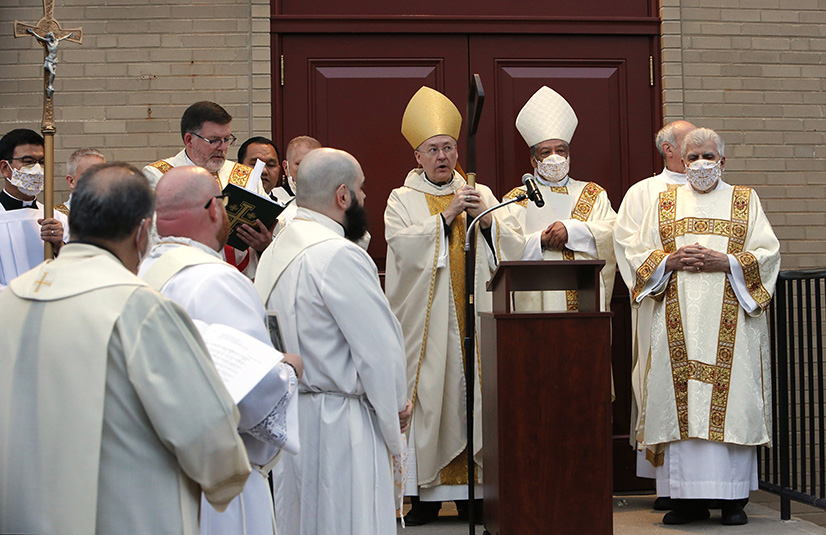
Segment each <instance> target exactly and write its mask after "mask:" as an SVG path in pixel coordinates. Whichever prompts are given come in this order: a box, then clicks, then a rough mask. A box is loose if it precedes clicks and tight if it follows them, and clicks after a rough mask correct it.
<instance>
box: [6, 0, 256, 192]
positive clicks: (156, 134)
mask: <svg viewBox="0 0 826 535" xmlns="http://www.w3.org/2000/svg"><path fill="white" fill-rule="evenodd" d="M269 10H270V7H269V0H216V1H214V2H209V1H203V0H202V1H201V2H195V3H189V2H183V1H180V0H164V1H160V2H159V1H157V0H155V1H153V2H152V3H151V4H150V3H149V2H147V1H146V0H144V1H143V2H141V1H140V0H102V1H100V2H90V1H89V0H56V1H55V18H56V19H57V20H58V21H59V22H60V23H61V25H62V27H63V28H73V27H78V26H81V27H82V28H83V45H82V46H78V45H76V44H74V43H68V42H66V41H64V42H62V43H61V44H60V45H59V53H58V60H59V64H58V66H57V79H56V82H55V89H56V91H57V92H56V94H55V108H56V110H55V119H56V124H57V134H56V136H55V162H56V166H55V176H56V177H57V180H56V181H55V191H56V194H55V195H56V199H57V200H63V199H65V198H66V197H68V191H67V186H66V183H65V181H64V180H63V179H62V178H63V177H64V176H65V173H66V158H67V157H68V156H69V154H71V153H72V151H74V150H75V149H78V148H80V147H90V146H91V147H97V148H99V149H100V150H101V151H102V152H103V154H104V155H106V157H107V159H110V160H112V159H117V160H125V161H128V162H131V163H133V164H135V165H138V166H143V165H145V164H147V163H149V162H153V161H155V160H157V159H160V158H164V157H167V156H171V155H173V154H175V153H177V152H178V151H179V150H180V149H181V147H182V142H181V136H180V119H181V114H182V113H183V111H184V110H185V109H186V107H187V106H188V105H189V104H192V103H193V102H196V101H198V100H212V101H215V102H218V103H219V104H221V105H222V106H224V107H225V108H226V109H227V111H229V113H230V114H232V116H233V122H232V130H233V133H234V134H235V135H236V136H237V137H238V139H239V142H238V143H237V144H236V145H235V146H234V147H231V148H230V153H229V154H230V157H231V158H233V159H234V158H235V155H236V151H237V148H238V145H240V143H241V141H243V140H245V139H246V138H248V137H250V136H253V135H264V136H267V137H269V136H270V135H271V122H270V111H271V108H270V100H271V98H270V75H269V73H270V38H269V12H270V11H269ZM42 16H43V5H42V3H41V1H40V0H3V2H2V4H0V71H2V73H3V74H2V78H0V130H2V133H5V132H7V131H9V130H11V129H13V128H31V129H33V130H36V131H38V132H39V131H40V121H41V117H42V94H43V93H42V79H43V68H42V65H43V49H42V48H41V47H40V45H38V44H36V43H35V40H34V38H32V37H26V38H22V37H21V38H17V39H15V38H14V37H12V28H13V22H14V21H15V20H20V21H23V22H27V23H35V22H37V21H38V20H39V19H40V18H41V17H42Z"/></svg>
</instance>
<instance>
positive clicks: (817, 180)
mask: <svg viewBox="0 0 826 535" xmlns="http://www.w3.org/2000/svg"><path fill="white" fill-rule="evenodd" d="M660 6H661V9H660V13H661V16H662V21H663V23H662V47H663V69H662V81H663V106H664V110H663V112H664V113H663V114H664V116H665V120H666V121H672V120H675V119H681V118H685V119H688V120H689V121H692V122H693V123H695V124H697V125H698V126H706V127H709V128H713V129H715V130H716V131H717V132H718V133H720V134H721V136H722V137H723V139H724V141H725V142H726V172H725V175H724V176H725V179H726V180H727V181H728V182H731V183H733V184H743V185H748V186H752V187H754V188H755V189H756V190H757V192H758V194H759V195H760V198H761V200H762V201H763V207H764V208H765V209H766V212H767V213H768V216H769V219H770V220H771V222H772V225H773V226H774V230H775V232H776V233H777V236H778V238H780V242H781V252H782V254H783V268H784V269H796V268H809V267H826V147H824V141H826V135H825V134H824V132H826V92H824V89H826V31H824V30H823V28H824V27H825V26H826V10H824V8H826V2H823V0H784V1H782V2H780V1H778V0H661V2H660Z"/></svg>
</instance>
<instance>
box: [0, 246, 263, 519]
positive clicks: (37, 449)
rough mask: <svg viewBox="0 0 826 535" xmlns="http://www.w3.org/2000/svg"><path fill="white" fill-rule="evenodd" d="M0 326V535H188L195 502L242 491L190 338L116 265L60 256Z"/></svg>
mask: <svg viewBox="0 0 826 535" xmlns="http://www.w3.org/2000/svg"><path fill="white" fill-rule="evenodd" d="M0 322H2V324H3V326H4V329H7V330H8V331H7V334H8V335H7V336H3V337H2V339H0V459H2V462H0V532H2V533H115V534H117V533H130V534H146V535H150V534H152V535H154V534H158V533H181V534H186V535H195V534H197V533H198V510H199V505H200V502H199V497H200V493H201V491H203V492H204V493H205V494H206V496H207V499H208V500H209V501H210V502H211V503H212V504H213V505H214V506H215V507H217V508H219V509H223V508H225V507H226V506H227V504H228V503H229V502H230V501H231V500H232V498H234V497H235V496H236V495H237V494H238V493H239V492H241V489H242V488H243V486H244V483H245V482H246V480H247V476H248V475H249V472H250V468H249V462H248V461H247V456H246V453H245V451H244V445H243V443H242V442H241V439H240V437H239V436H238V433H237V431H236V430H235V428H236V425H237V421H238V420H237V415H238V413H237V411H236V409H235V405H234V404H233V403H232V400H231V398H230V396H229V393H228V392H227V391H226V389H225V388H224V386H223V384H222V383H221V380H220V378H219V377H218V374H217V372H216V371H215V368H214V366H213V365H212V362H211V361H210V358H209V356H208V354H207V352H206V348H205V347H204V345H203V342H202V341H201V338H200V336H199V335H198V331H197V330H196V328H195V326H194V325H192V322H191V321H190V319H189V318H188V317H187V315H186V313H185V312H184V311H183V310H182V309H181V308H180V307H179V306H177V305H176V304H174V303H173V302H171V301H169V300H168V299H166V298H164V297H162V296H161V295H159V294H158V293H157V292H155V291H154V290H152V289H150V288H149V287H148V286H147V285H146V284H145V283H144V282H143V281H141V280H140V279H138V278H137V277H135V276H134V275H133V274H132V273H130V272H129V271H127V270H126V269H125V268H124V267H123V265H122V264H121V262H120V260H118V259H117V258H116V257H115V256H114V255H112V254H110V253H108V252H106V251H105V250H103V249H101V248H98V247H95V246H93V245H85V244H73V243H70V244H68V245H66V246H64V247H63V249H62V250H61V251H60V255H59V257H58V258H57V259H56V260H54V261H50V262H45V263H43V264H41V265H40V266H38V267H37V268H35V269H34V270H32V271H30V272H28V273H26V274H24V275H22V276H20V277H19V278H17V279H15V281H13V282H12V284H11V285H10V286H9V288H8V289H6V290H4V291H3V292H2V293H0ZM12 333H13V335H12ZM46 333H47V335H46Z"/></svg>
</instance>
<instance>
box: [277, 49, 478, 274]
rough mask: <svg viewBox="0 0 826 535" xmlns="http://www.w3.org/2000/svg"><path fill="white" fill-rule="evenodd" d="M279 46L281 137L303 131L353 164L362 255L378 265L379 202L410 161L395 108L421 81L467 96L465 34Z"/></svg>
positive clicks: (382, 247) (400, 108) (382, 252)
mask: <svg viewBox="0 0 826 535" xmlns="http://www.w3.org/2000/svg"><path fill="white" fill-rule="evenodd" d="M282 46H283V52H284V58H285V59H284V77H285V82H284V88H283V111H282V113H283V115H282V116H283V137H282V139H284V140H285V141H288V140H289V139H292V138H293V137H295V136H298V135H302V134H306V135H310V136H313V137H315V138H317V139H318V140H319V141H321V143H322V144H323V145H325V146H331V147H335V148H340V149H343V150H346V151H347V152H350V153H351V154H353V156H355V157H356V159H357V160H358V161H359V162H360V163H361V166H362V168H363V169H364V173H365V178H366V185H365V191H366V193H367V199H366V206H367V211H368V217H369V223H370V233H371V234H372V236H373V237H372V240H371V242H370V248H369V253H370V255H371V256H372V257H373V258H374V259H375V260H376V264H377V265H378V267H379V269H380V270H383V269H384V259H385V256H386V253H387V250H386V249H387V245H386V242H385V240H384V223H383V217H384V207H385V205H386V203H387V198H388V196H389V195H390V191H391V190H392V189H393V188H396V187H399V186H401V185H402V183H403V182H404V178H405V177H406V176H407V173H408V172H409V171H410V170H411V169H412V168H413V167H415V166H416V161H415V159H414V157H413V149H412V148H411V147H410V145H408V143H407V141H406V140H405V139H404V137H403V136H402V134H401V123H402V114H403V113H404V109H405V107H406V106H407V102H408V101H409V100H410V97H412V96H413V94H414V93H415V92H416V91H417V90H418V89H419V88H420V87H421V86H423V85H427V86H429V87H432V88H434V89H437V90H439V91H442V92H443V93H445V94H447V95H448V96H449V97H450V98H451V99H454V102H461V101H462V100H463V99H466V98H467V97H466V96H463V95H466V94H467V87H466V83H467V82H466V77H467V38H466V37H464V36H462V37H458V36H436V37H430V36H429V37H418V36H406V37H405V38H404V39H398V38H393V37H391V36H382V35H362V36H341V35H335V36H331V35H312V36H305V35H287V36H284V38H283V45H282ZM459 109H460V110H461V111H462V114H463V115H464V113H465V110H464V109H463V107H462V106H461V105H460V106H459Z"/></svg>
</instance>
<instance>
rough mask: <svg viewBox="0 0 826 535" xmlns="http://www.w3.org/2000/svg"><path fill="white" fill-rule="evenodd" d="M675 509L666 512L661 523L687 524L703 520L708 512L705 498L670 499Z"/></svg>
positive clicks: (707, 515)
mask: <svg viewBox="0 0 826 535" xmlns="http://www.w3.org/2000/svg"><path fill="white" fill-rule="evenodd" d="M672 502H673V503H674V505H675V509H674V510H673V511H671V512H670V513H666V515H665V516H664V517H663V524H670V525H676V524H688V523H689V522H694V521H696V520H705V519H706V518H708V517H709V516H710V515H709V512H708V507H706V502H705V500H672Z"/></svg>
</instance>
